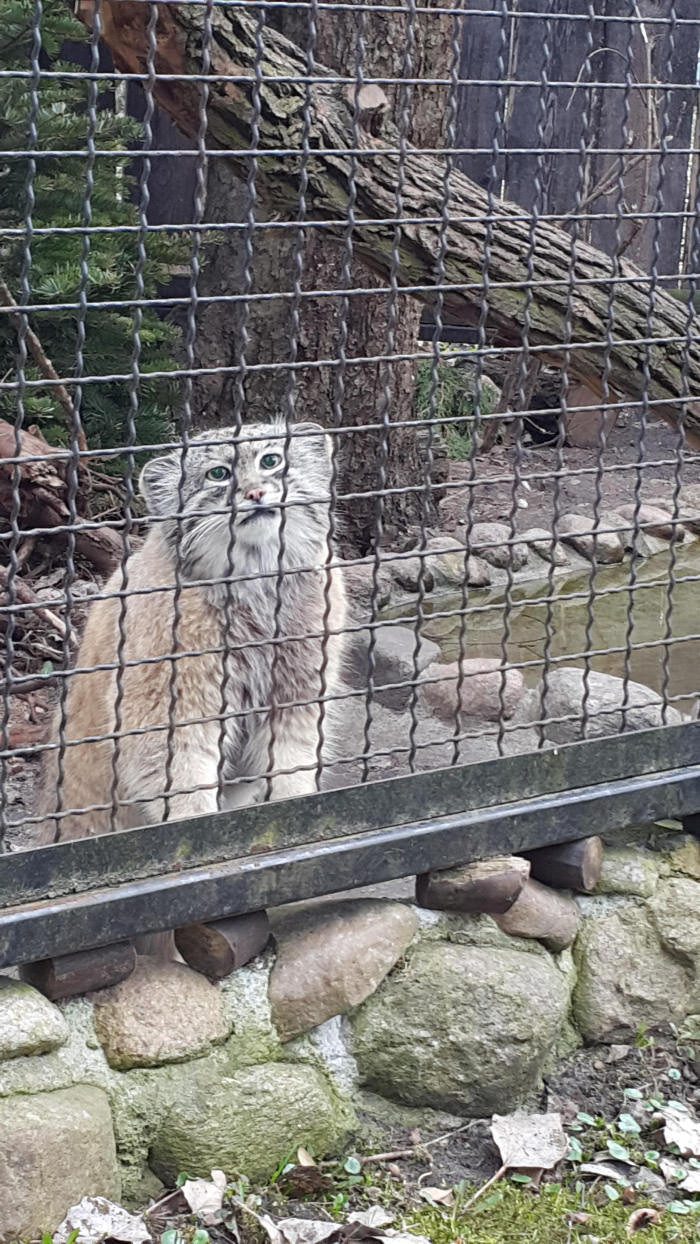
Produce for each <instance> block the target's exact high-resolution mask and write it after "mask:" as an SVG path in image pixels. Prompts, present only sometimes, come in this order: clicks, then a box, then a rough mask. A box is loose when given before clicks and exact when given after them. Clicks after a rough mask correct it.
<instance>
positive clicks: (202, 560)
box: [140, 423, 331, 580]
mask: <svg viewBox="0 0 700 1244" xmlns="http://www.w3.org/2000/svg"><path fill="white" fill-rule="evenodd" d="M191 440H192V441H193V442H194V443H193V444H189V445H188V446H187V448H186V449H177V450H175V451H173V452H172V453H169V454H167V455H165V456H164V457H162V458H153V459H152V460H151V461H150V462H148V463H146V466H145V467H144V468H143V471H142V473H141V479H140V488H141V492H142V494H143V496H144V498H145V500H146V504H147V506H148V509H149V513H150V514H151V515H152V516H153V517H154V518H155V519H156V520H160V521H161V523H162V526H163V531H164V533H165V535H166V538H167V540H168V544H169V547H170V548H171V550H173V551H174V553H175V555H176V556H177V557H178V560H179V563H180V569H181V572H182V574H183V577H185V578H186V579H189V580H192V579H227V578H229V577H230V576H231V575H232V574H233V575H234V576H235V575H236V574H240V573H254V572H255V570H256V569H260V570H261V571H265V572H267V573H269V572H271V571H273V570H274V569H275V568H276V566H277V565H278V562H279V552H280V547H281V546H283V548H284V558H283V565H284V567H289V566H301V565H313V564H316V563H318V561H319V559H322V558H323V556H324V553H325V550H326V545H327V535H328V525H329V507H330V482H331V456H330V442H329V438H328V436H327V435H326V433H325V432H324V430H323V428H322V427H321V426H320V424H317V423H296V424H290V425H289V428H288V429H285V426H284V424H280V423H274V424H264V423H254V424H247V425H246V426H244V427H242V428H241V429H239V430H238V431H237V430H236V429H235V428H219V429H217V430H215V431H212V432H203V433H198V434H196V435H194V434H193V435H192V437H191ZM283 516H284V517H283Z"/></svg>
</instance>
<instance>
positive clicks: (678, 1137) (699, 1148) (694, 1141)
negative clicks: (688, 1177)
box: [659, 1106, 700, 1158]
mask: <svg viewBox="0 0 700 1244" xmlns="http://www.w3.org/2000/svg"><path fill="white" fill-rule="evenodd" d="M659 1113H660V1114H661V1115H663V1120H664V1139H665V1141H666V1144H667V1145H677V1146H678V1151H679V1153H681V1154H682V1155H683V1157H684V1158H698V1157H700V1123H698V1121H697V1119H694V1118H693V1117H692V1115H691V1114H689V1113H688V1112H687V1111H686V1110H679V1109H678V1108H677V1107H676V1106H664V1107H663V1109H662V1110H660V1111H659Z"/></svg>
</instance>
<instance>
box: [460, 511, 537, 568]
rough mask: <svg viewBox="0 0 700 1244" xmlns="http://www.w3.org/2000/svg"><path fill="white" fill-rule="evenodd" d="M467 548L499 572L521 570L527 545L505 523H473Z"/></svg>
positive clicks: (525, 558) (525, 556)
mask: <svg viewBox="0 0 700 1244" xmlns="http://www.w3.org/2000/svg"><path fill="white" fill-rule="evenodd" d="M511 541H514V543H511ZM469 546H470V548H471V550H472V552H473V553H476V554H477V555H478V556H479V557H482V558H483V559H484V561H487V562H489V563H490V564H491V565H492V566H498V567H500V569H501V570H507V569H508V568H509V567H510V569H511V570H513V571H515V570H522V568H523V566H524V565H525V563H526V561H527V544H525V543H524V542H523V540H522V537H521V536H519V535H518V533H517V532H515V533H513V531H512V530H511V528H510V527H509V526H508V524H507V523H473V524H472V526H471V528H470V530H469Z"/></svg>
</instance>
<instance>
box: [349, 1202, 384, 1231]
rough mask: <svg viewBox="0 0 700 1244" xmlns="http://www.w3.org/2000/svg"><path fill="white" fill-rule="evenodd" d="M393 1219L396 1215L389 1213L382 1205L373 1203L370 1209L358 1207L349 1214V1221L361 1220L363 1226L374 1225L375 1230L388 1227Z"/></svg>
mask: <svg viewBox="0 0 700 1244" xmlns="http://www.w3.org/2000/svg"><path fill="white" fill-rule="evenodd" d="M393 1221H394V1215H393V1214H388V1213H387V1211H386V1210H385V1209H382V1207H381V1205H372V1206H371V1208H370V1209H358V1210H355V1212H354V1213H352V1214H348V1222H359V1223H361V1224H362V1226H363V1227H374V1229H375V1230H378V1229H379V1228H380V1227H388V1226H389V1223H390V1222H393Z"/></svg>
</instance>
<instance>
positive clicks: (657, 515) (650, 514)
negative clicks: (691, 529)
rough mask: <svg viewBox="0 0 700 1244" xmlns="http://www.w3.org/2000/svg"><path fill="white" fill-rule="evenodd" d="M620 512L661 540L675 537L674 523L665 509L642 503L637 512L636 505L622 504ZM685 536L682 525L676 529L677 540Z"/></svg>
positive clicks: (635, 524) (636, 525) (625, 517)
mask: <svg viewBox="0 0 700 1244" xmlns="http://www.w3.org/2000/svg"><path fill="white" fill-rule="evenodd" d="M618 512H619V513H620V514H621V515H622V517H623V518H624V519H627V520H628V522H630V523H632V524H633V525H634V526H635V527H643V528H644V530H645V532H648V533H649V534H650V535H652V536H657V537H658V538H659V539H660V540H672V539H673V538H674V523H673V522H672V521H671V520H670V519H669V516H668V513H667V512H666V511H665V510H661V509H658V508H657V506H655V505H644V504H642V505H640V507H639V512H637V507H636V505H632V504H630V505H621V506H620V507H619V510H618ZM684 537H685V532H684V530H683V528H682V526H678V528H677V529H676V535H675V538H676V541H677V542H679V541H681V540H683V539H684Z"/></svg>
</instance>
